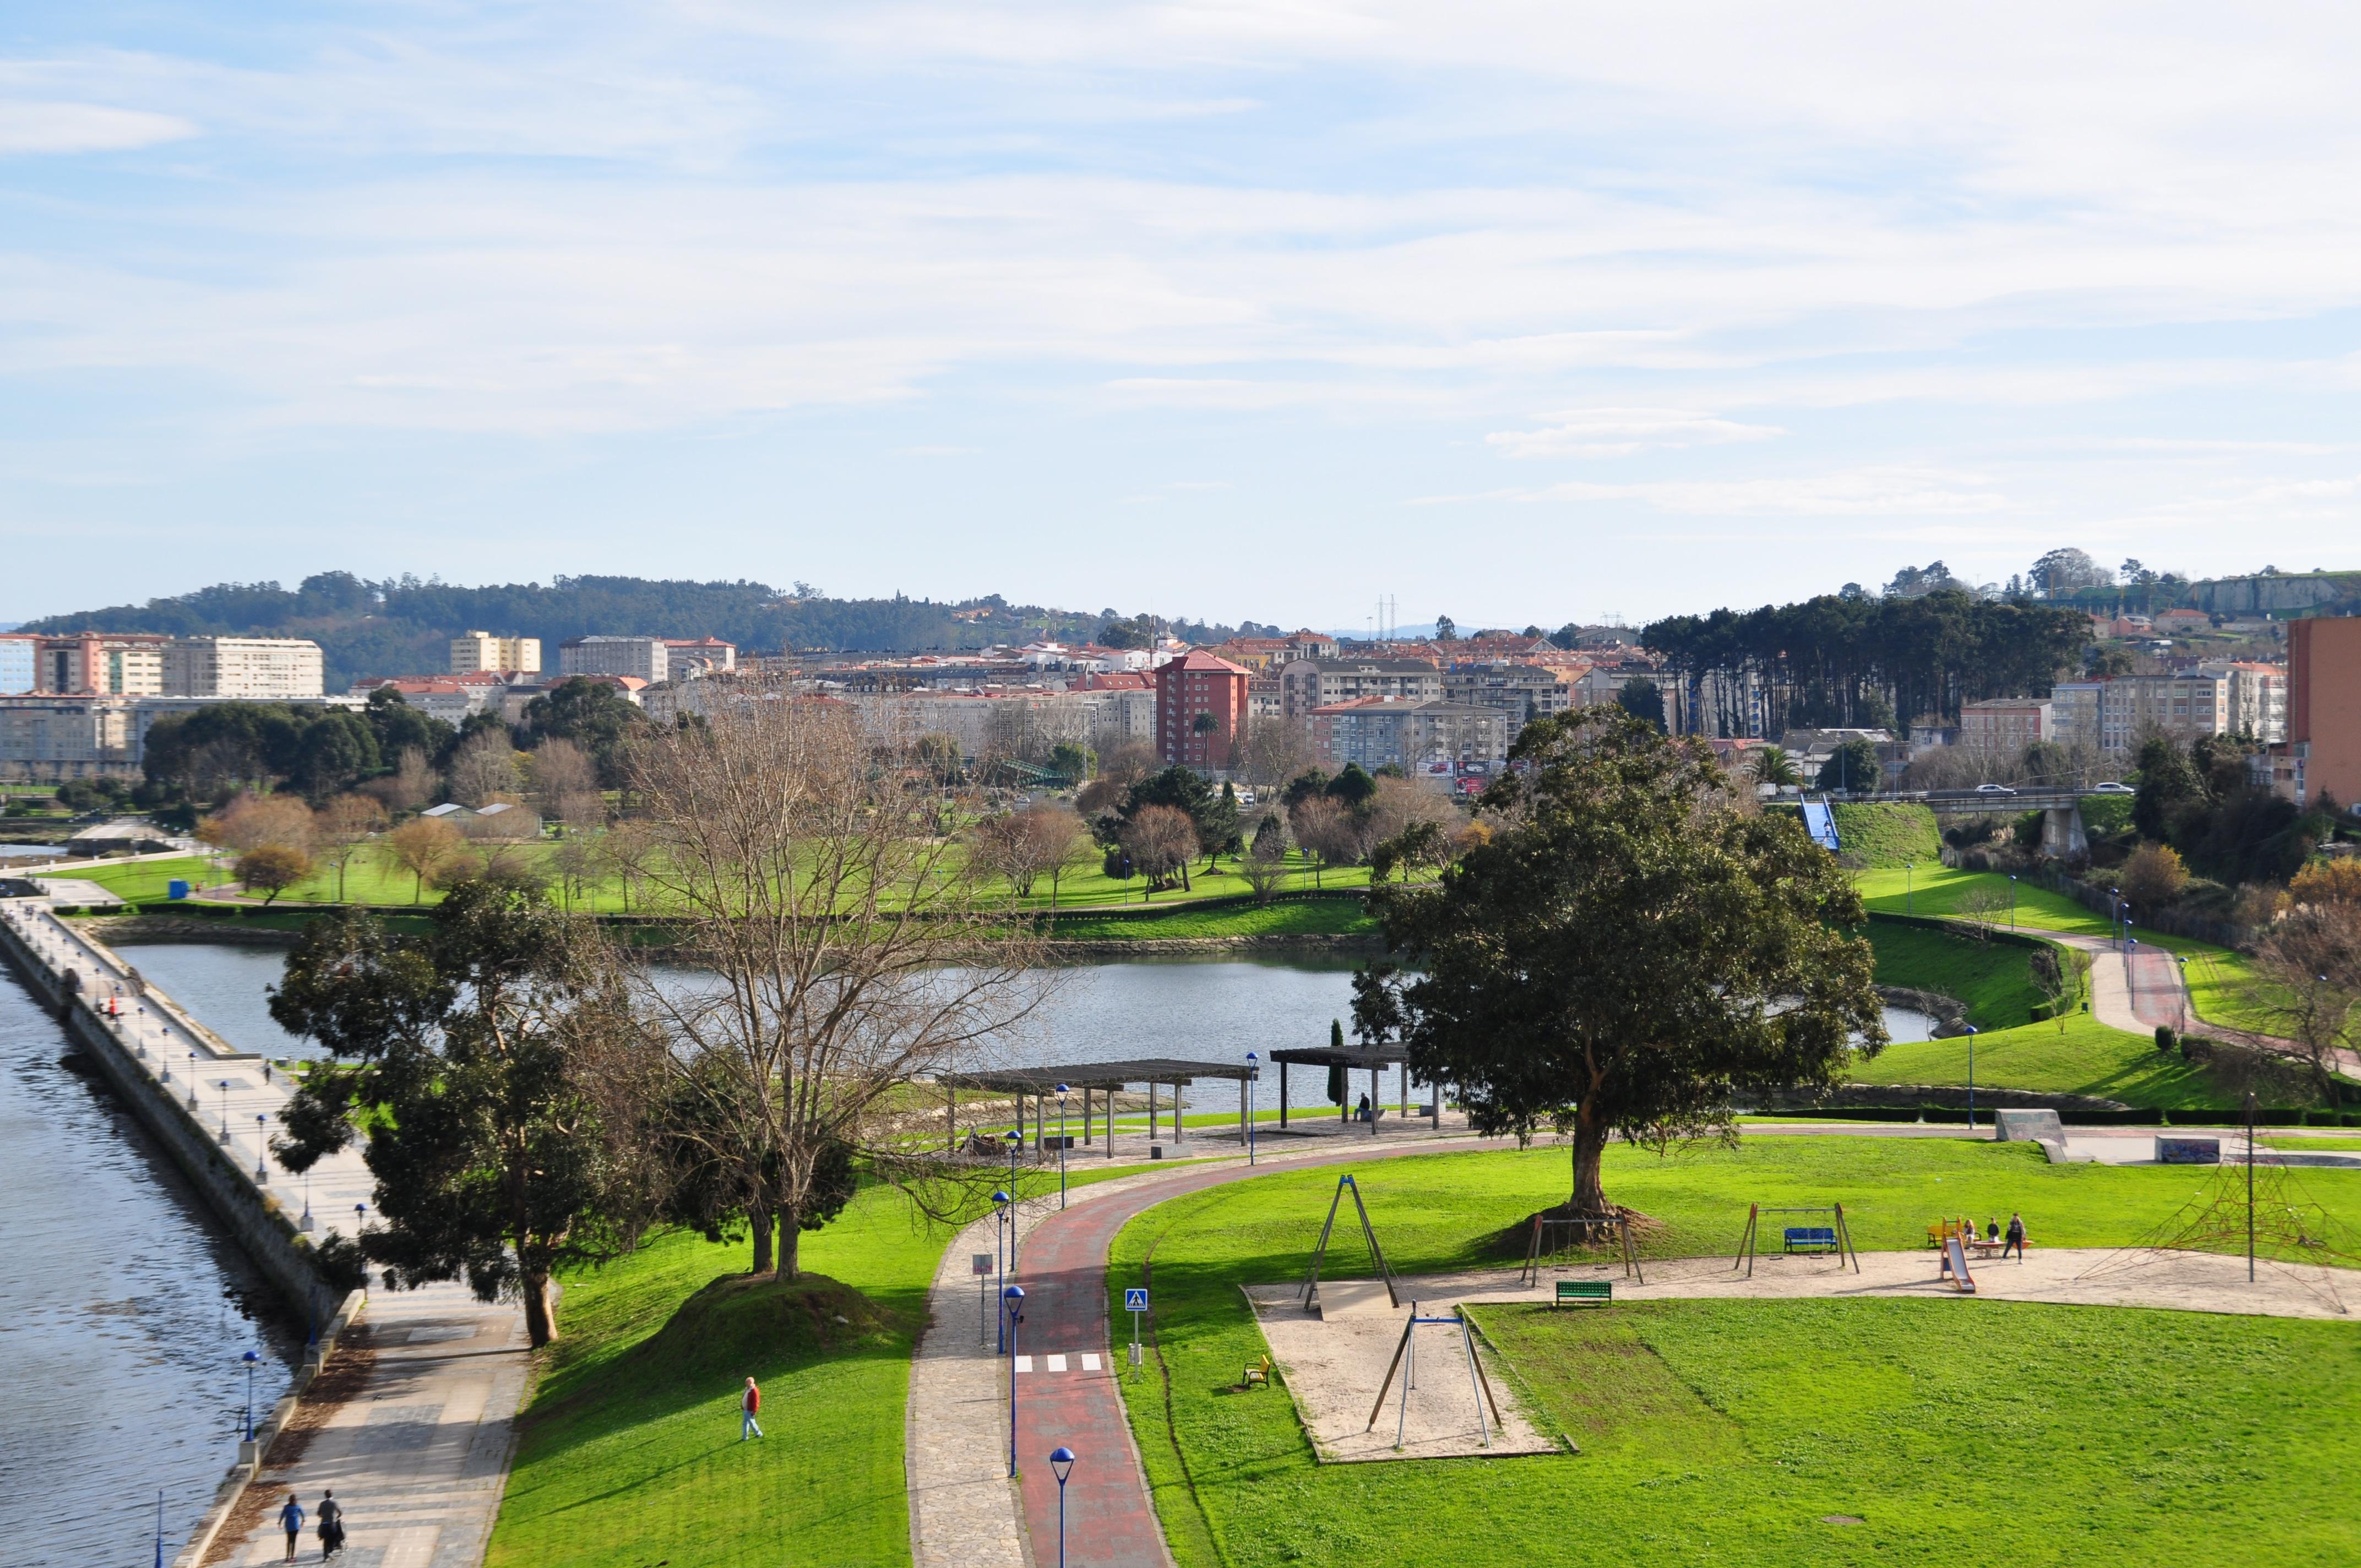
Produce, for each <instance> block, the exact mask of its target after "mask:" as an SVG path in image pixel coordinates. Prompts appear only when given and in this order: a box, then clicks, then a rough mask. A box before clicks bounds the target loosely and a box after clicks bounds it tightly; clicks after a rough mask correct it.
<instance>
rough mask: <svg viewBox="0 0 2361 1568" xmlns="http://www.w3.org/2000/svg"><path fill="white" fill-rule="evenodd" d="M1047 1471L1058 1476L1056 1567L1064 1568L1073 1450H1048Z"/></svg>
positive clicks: (1061, 1448)
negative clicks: (1067, 1482) (1067, 1487)
mask: <svg viewBox="0 0 2361 1568" xmlns="http://www.w3.org/2000/svg"><path fill="white" fill-rule="evenodd" d="M1049 1471H1050V1473H1051V1474H1052V1475H1056V1476H1057V1477H1058V1568H1066V1477H1067V1476H1069V1475H1072V1474H1073V1473H1074V1451H1073V1450H1072V1449H1071V1448H1064V1447H1060V1448H1053V1449H1051V1450H1050V1451H1049Z"/></svg>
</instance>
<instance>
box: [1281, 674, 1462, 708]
mask: <svg viewBox="0 0 2361 1568" xmlns="http://www.w3.org/2000/svg"><path fill="white" fill-rule="evenodd" d="M1367 696H1382V697H1391V698H1392V699H1393V700H1395V701H1397V702H1440V701H1442V700H1443V672H1442V671H1441V670H1440V669H1438V668H1437V667H1436V666H1435V663H1434V661H1433V660H1432V659H1297V660H1293V661H1291V662H1290V663H1286V664H1284V665H1281V666H1280V668H1279V697H1280V701H1281V706H1282V707H1283V710H1284V711H1285V714H1286V716H1287V717H1288V718H1308V717H1310V715H1311V713H1312V709H1314V708H1318V707H1334V706H1335V705H1336V704H1338V703H1340V702H1357V701H1359V700H1360V699H1361V698H1363V697H1367Z"/></svg>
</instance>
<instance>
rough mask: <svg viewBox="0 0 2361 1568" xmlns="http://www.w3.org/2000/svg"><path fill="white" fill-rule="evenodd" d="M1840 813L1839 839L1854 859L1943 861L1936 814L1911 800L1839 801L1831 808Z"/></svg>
mask: <svg viewBox="0 0 2361 1568" xmlns="http://www.w3.org/2000/svg"><path fill="white" fill-rule="evenodd" d="M1829 809H1830V810H1831V812H1832V813H1833V814H1834V816H1835V817H1836V823H1837V842H1838V843H1839V844H1841V845H1843V846H1844V849H1843V851H1842V852H1843V854H1844V855H1845V856H1846V857H1847V858H1848V863H1851V861H1852V860H1853V859H1854V858H1858V860H1859V862H1860V863H1861V864H1862V865H1868V866H1899V865H1902V864H1904V863H1905V862H1906V861H1916V862H1917V863H1918V864H1920V865H1927V864H1928V863H1930V862H1940V861H1941V860H1942V858H1943V835H1942V831H1941V829H1940V828H1938V826H1937V824H1936V821H1935V814H1934V813H1933V812H1932V811H1929V810H1927V808H1926V807H1925V806H1916V805H1913V804H1911V803H1910V802H1908V801H1901V800H1885V801H1861V802H1857V803H1853V804H1850V805H1848V804H1846V803H1844V802H1841V801H1840V802H1838V803H1837V804H1836V805H1835V806H1831V807H1830V808H1829Z"/></svg>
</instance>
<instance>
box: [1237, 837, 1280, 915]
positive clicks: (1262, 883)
mask: <svg viewBox="0 0 2361 1568" xmlns="http://www.w3.org/2000/svg"><path fill="white" fill-rule="evenodd" d="M1236 864H1237V871H1238V875H1240V876H1242V877H1244V878H1245V879H1246V886H1247V887H1248V888H1249V889H1251V890H1252V891H1253V893H1254V895H1255V902H1256V903H1257V904H1268V903H1269V902H1270V896H1271V894H1274V893H1277V892H1278V891H1279V888H1280V887H1281V886H1282V885H1284V884H1285V883H1286V881H1287V870H1288V868H1287V835H1286V833H1285V832H1283V831H1280V830H1279V818H1278V817H1277V816H1276V815H1273V816H1269V817H1264V818H1263V825H1262V826H1261V827H1260V828H1257V829H1256V830H1255V834H1254V837H1253V839H1251V840H1249V841H1248V843H1247V845H1246V853H1245V854H1243V855H1240V856H1238V857H1237V861H1236Z"/></svg>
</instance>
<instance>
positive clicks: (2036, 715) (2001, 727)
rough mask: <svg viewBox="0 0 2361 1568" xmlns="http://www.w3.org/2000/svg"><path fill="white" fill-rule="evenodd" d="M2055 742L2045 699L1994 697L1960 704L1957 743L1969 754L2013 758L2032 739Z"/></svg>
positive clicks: (2052, 715) (2051, 711) (2052, 719)
mask: <svg viewBox="0 0 2361 1568" xmlns="http://www.w3.org/2000/svg"><path fill="white" fill-rule="evenodd" d="M2057 739H2058V734H2057V722H2056V718H2055V712H2054V708H2053V707H2052V705H2051V703H2050V701H2049V699H2048V698H2047V697H2036V696H1995V697H1985V698H1984V699H1982V701H1979V702H1968V703H1961V704H1960V745H1962V746H1965V747H1966V748H1968V749H1969V750H1970V751H1978V752H1982V753H1985V754H1988V755H2007V756H2013V755H2015V753H2016V752H2019V751H2024V750H2025V749H2026V747H2027V746H2030V745H2031V744H2033V742H2035V741H2036V740H2057Z"/></svg>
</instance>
